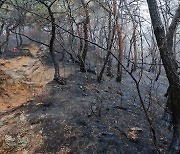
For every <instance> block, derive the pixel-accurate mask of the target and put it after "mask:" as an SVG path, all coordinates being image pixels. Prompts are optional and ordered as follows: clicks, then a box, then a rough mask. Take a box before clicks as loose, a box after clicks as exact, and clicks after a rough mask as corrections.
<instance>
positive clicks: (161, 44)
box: [147, 0, 180, 154]
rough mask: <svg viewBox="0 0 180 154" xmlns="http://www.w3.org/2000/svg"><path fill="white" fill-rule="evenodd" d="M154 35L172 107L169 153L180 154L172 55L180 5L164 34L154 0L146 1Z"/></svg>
mask: <svg viewBox="0 0 180 154" xmlns="http://www.w3.org/2000/svg"><path fill="white" fill-rule="evenodd" d="M147 3H148V7H149V12H150V16H151V22H152V25H153V29H154V34H155V37H156V40H157V44H158V48H159V51H160V56H161V59H162V62H163V65H164V68H165V72H166V75H167V78H168V81H169V85H170V87H169V88H170V94H169V97H170V100H171V107H172V122H173V138H172V142H171V145H170V148H169V153H172V154H176V153H177V154H178V153H180V78H179V75H178V72H177V69H178V65H177V62H176V59H175V56H174V54H173V49H172V47H173V37H174V33H175V31H176V28H177V26H178V24H179V20H180V5H179V6H178V9H177V10H176V13H175V15H174V16H173V19H172V21H171V24H170V26H169V27H168V32H167V34H166V33H165V29H164V25H163V23H162V20H161V17H160V13H159V10H158V5H157V1H156V0H147Z"/></svg>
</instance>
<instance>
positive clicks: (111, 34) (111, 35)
mask: <svg viewBox="0 0 180 154" xmlns="http://www.w3.org/2000/svg"><path fill="white" fill-rule="evenodd" d="M110 17H111V13H109V34H108V40H107V51H108V52H107V55H106V58H105V61H104V64H103V67H102V69H101V72H100V74H99V75H98V78H97V81H98V82H101V80H102V77H103V73H104V70H105V67H106V65H107V63H108V60H109V57H110V55H111V49H112V46H113V42H114V35H115V30H116V28H115V23H114V25H113V27H112V26H111V20H110V19H111V18H110ZM111 27H112V28H111ZM111 29H112V30H111Z"/></svg>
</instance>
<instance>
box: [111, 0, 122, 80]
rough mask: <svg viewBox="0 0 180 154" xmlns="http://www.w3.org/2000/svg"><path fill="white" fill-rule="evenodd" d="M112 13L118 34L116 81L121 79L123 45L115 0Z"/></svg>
mask: <svg viewBox="0 0 180 154" xmlns="http://www.w3.org/2000/svg"><path fill="white" fill-rule="evenodd" d="M113 13H114V17H115V23H116V30H117V36H118V60H119V61H118V69H117V78H116V81H118V82H121V79H122V59H123V46H122V31H121V25H120V22H119V20H118V13H117V0H113Z"/></svg>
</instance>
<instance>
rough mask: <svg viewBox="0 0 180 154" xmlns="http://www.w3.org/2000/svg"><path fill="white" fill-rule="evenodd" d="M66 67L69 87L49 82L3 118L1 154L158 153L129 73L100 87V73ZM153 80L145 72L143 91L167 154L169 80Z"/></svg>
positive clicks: (160, 142) (107, 78)
mask: <svg viewBox="0 0 180 154" xmlns="http://www.w3.org/2000/svg"><path fill="white" fill-rule="evenodd" d="M64 65H65V67H66V68H71V69H69V70H75V71H74V72H73V73H70V74H69V75H68V76H65V77H66V80H67V84H66V85H59V84H57V83H56V82H53V81H49V82H48V83H47V84H46V85H45V86H44V87H43V91H42V93H40V94H39V95H38V96H35V97H32V98H31V99H29V100H28V101H27V102H24V103H22V104H21V105H19V106H17V107H15V108H12V109H11V110H8V111H6V112H2V113H1V114H0V153H2V154H6V153H9V154H14V153H17V154H19V153H22V154H25V153H27V154H34V153H38V154H65V153H72V154H74V153H77V154H80V153H83V154H92V153H97V154H106V153H107V154H120V153H123V154H136V153H142V154H148V153H149V154H152V153H156V149H155V147H154V145H153V142H152V138H151V133H150V130H149V125H148V122H147V120H146V117H145V114H144V112H143V109H142V106H141V104H140V101H139V98H138V94H137V91H136V87H135V84H134V82H133V80H132V79H131V77H130V76H129V75H128V74H127V73H125V72H124V74H123V80H122V83H117V82H116V81H115V79H114V78H109V77H106V76H105V77H104V81H103V82H102V83H100V84H99V83H97V81H96V78H97V77H96V75H93V74H90V73H81V72H79V71H78V67H77V66H75V64H71V63H66V64H64ZM67 70H68V69H67ZM52 75H53V74H52ZM135 76H136V78H138V73H136V74H135ZM153 77H154V76H153V74H151V73H148V72H145V71H144V73H143V76H142V79H141V82H140V88H141V93H142V96H143V99H144V101H145V105H146V107H147V108H148V111H149V113H150V115H151V118H152V119H153V125H154V128H155V130H156V137H157V145H158V148H159V150H160V151H161V152H162V153H165V151H166V150H167V148H168V146H169V144H170V140H171V137H172V131H170V130H168V129H167V128H166V127H165V125H164V122H163V120H162V117H163V109H164V106H165V102H166V100H165V98H164V96H163V95H164V93H165V92H166V87H167V81H166V79H165V77H162V76H161V77H160V79H159V81H157V82H153V80H150V79H151V78H153ZM19 97H20V96H19Z"/></svg>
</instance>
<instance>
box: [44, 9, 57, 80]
mask: <svg viewBox="0 0 180 154" xmlns="http://www.w3.org/2000/svg"><path fill="white" fill-rule="evenodd" d="M47 8H48V12H49V15H50V20H51V39H50V42H49V51H50V54H51V57H52V60H53V64H54V70H55V73H54V80H55V81H59V80H60V73H59V64H58V62H57V60H56V55H55V52H54V40H55V38H56V24H55V18H54V15H53V12H52V10H51V7H50V6H48V7H47Z"/></svg>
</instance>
